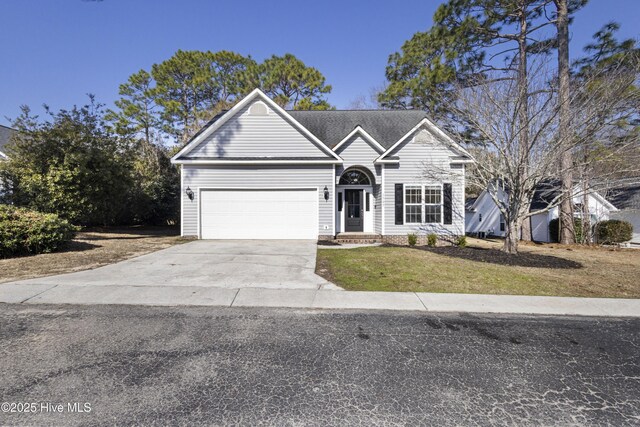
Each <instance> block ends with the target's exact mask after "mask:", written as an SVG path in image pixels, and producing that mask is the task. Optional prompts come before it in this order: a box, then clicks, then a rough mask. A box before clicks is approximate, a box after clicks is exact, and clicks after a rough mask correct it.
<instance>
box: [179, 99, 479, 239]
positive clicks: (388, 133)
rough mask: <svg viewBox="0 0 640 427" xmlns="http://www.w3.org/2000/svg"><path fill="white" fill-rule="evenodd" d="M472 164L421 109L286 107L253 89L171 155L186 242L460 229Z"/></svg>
mask: <svg viewBox="0 0 640 427" xmlns="http://www.w3.org/2000/svg"><path fill="white" fill-rule="evenodd" d="M471 161H472V159H471V156H470V155H469V154H468V153H467V152H466V151H465V150H464V149H463V148H462V147H460V146H459V145H458V144H457V143H455V142H454V141H453V140H452V139H451V138H450V137H448V136H447V135H446V134H445V133H443V132H442V131H441V130H440V129H438V128H437V127H436V126H435V125H434V124H433V123H432V122H431V121H429V119H427V117H426V116H425V114H424V112H421V111H412V110H406V111H383V110H380V111H285V110H283V109H282V108H280V107H279V106H278V105H276V103H274V102H273V101H272V100H271V99H269V98H268V97H267V96H266V95H265V94H264V93H262V92H261V91H259V90H257V89H256V90H254V91H253V92H252V93H251V94H249V95H248V96H247V97H245V98H244V99H243V100H242V101H240V102H239V103H238V104H237V105H236V106H235V107H233V108H232V109H231V110H229V111H228V112H226V113H224V114H222V115H219V116H218V117H216V118H214V119H213V120H212V121H211V122H209V123H208V124H207V125H206V126H205V128H204V129H203V130H202V131H201V132H199V133H198V134H197V135H196V136H194V137H193V138H192V140H191V141H190V142H189V143H187V145H186V146H185V147H184V148H183V149H182V150H180V152H178V153H177V154H176V155H175V156H174V157H173V159H172V162H174V163H176V164H179V165H180V166H181V186H182V200H181V211H182V216H181V226H182V235H184V236H197V237H199V238H203V239H322V240H325V239H333V238H334V237H335V236H336V235H339V234H341V233H358V234H360V235H364V234H367V235H371V234H372V235H379V236H382V240H385V241H390V242H393V241H396V242H399V243H400V242H402V243H405V242H406V239H407V234H408V233H417V234H419V235H421V236H424V235H425V234H427V233H432V232H433V233H437V234H440V235H463V234H464V233H465V229H464V187H465V163H469V162H471ZM428 170H443V171H446V173H444V174H442V176H443V177H444V178H442V179H441V180H437V179H434V178H433V177H432V178H427V176H428V175H429V174H428V173H426V172H427V171H428ZM422 238H423V239H424V237H422Z"/></svg>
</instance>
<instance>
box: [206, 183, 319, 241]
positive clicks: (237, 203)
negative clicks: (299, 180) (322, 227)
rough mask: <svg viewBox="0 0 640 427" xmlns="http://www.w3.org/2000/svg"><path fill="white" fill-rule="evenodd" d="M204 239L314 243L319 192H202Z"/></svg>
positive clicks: (302, 190) (294, 190)
mask: <svg viewBox="0 0 640 427" xmlns="http://www.w3.org/2000/svg"><path fill="white" fill-rule="evenodd" d="M200 230H201V234H200V235H201V237H202V238H203V239H317V238H318V191H317V190H316V189H291V190H203V191H202V192H201V200H200Z"/></svg>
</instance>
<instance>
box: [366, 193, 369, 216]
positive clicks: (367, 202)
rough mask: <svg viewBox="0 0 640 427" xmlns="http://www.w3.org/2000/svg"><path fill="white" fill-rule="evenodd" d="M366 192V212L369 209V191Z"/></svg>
mask: <svg viewBox="0 0 640 427" xmlns="http://www.w3.org/2000/svg"><path fill="white" fill-rule="evenodd" d="M366 194H367V197H366V199H365V200H366V205H367V212H369V209H370V207H369V203H370V202H369V195H370V193H366Z"/></svg>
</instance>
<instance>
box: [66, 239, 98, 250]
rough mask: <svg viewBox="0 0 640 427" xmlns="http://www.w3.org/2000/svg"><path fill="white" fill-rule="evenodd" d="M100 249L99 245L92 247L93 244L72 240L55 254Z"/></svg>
mask: <svg viewBox="0 0 640 427" xmlns="http://www.w3.org/2000/svg"><path fill="white" fill-rule="evenodd" d="M100 247H101V245H94V244H93V243H88V242H82V241H78V240H72V241H70V242H69V243H67V244H66V245H64V246H63V247H62V248H60V250H58V251H56V252H83V251H89V250H91V249H95V248H100Z"/></svg>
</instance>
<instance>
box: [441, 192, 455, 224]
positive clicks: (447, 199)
mask: <svg viewBox="0 0 640 427" xmlns="http://www.w3.org/2000/svg"><path fill="white" fill-rule="evenodd" d="M442 192H443V194H442V197H443V200H444V221H443V222H444V223H445V224H452V223H453V200H452V194H451V192H452V188H451V184H444V185H443V186H442Z"/></svg>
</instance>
